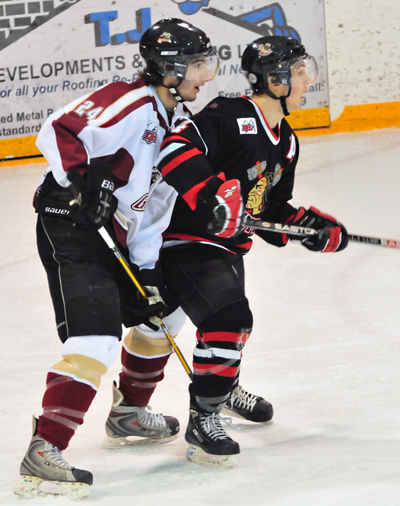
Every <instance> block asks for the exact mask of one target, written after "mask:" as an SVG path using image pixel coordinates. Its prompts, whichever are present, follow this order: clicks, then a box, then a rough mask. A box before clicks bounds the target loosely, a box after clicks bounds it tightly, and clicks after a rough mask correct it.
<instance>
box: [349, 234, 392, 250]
mask: <svg viewBox="0 0 400 506" xmlns="http://www.w3.org/2000/svg"><path fill="white" fill-rule="evenodd" d="M349 238H350V241H354V242H366V243H367V244H375V245H376V246H383V247H384V248H393V249H400V241H399V240H398V239H384V238H383V237H368V236H366V235H355V234H349Z"/></svg>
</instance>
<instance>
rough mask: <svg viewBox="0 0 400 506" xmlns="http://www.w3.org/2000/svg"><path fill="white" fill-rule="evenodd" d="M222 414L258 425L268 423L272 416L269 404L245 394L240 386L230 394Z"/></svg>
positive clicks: (272, 412)
mask: <svg viewBox="0 0 400 506" xmlns="http://www.w3.org/2000/svg"><path fill="white" fill-rule="evenodd" d="M223 412H224V413H225V414H228V415H230V416H236V417H239V418H245V419H246V420H250V421H252V422H258V423H261V422H268V421H269V420H271V419H272V417H273V416H274V408H273V407H272V404H271V403H269V402H268V401H266V400H265V399H263V398H262V397H257V396H256V395H253V394H250V393H249V392H246V390H244V389H243V388H242V387H241V386H240V385H238V386H237V387H236V388H235V389H234V390H232V392H231V393H230V395H229V399H228V400H227V401H226V404H225V408H224V410H223Z"/></svg>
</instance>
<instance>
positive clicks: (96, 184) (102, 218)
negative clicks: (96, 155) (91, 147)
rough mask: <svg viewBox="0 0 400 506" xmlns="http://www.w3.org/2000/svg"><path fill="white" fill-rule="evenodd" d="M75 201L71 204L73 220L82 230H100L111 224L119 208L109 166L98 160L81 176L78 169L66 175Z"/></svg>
mask: <svg viewBox="0 0 400 506" xmlns="http://www.w3.org/2000/svg"><path fill="white" fill-rule="evenodd" d="M68 179H69V180H70V181H71V183H72V188H71V189H72V191H73V192H74V193H75V200H73V201H71V202H70V206H71V209H72V212H71V215H72V220H73V221H74V222H75V223H76V224H77V225H78V226H80V227H82V228H91V227H93V226H94V227H96V228H101V227H102V226H104V225H105V224H106V223H108V222H109V221H110V219H111V218H112V216H113V214H114V213H115V211H116V209H117V205H118V201H117V199H116V197H115V196H114V195H113V190H114V180H113V177H112V175H111V167H110V166H109V165H108V163H106V162H103V161H101V160H97V161H94V162H92V163H91V164H90V165H88V167H87V170H86V173H85V175H84V176H82V175H81V174H80V172H79V171H78V170H77V169H73V170H72V171H71V172H70V173H69V174H68Z"/></svg>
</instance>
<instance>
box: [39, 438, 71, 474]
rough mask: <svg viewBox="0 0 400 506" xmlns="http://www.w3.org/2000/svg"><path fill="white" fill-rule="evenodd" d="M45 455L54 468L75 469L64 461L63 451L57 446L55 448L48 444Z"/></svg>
mask: <svg viewBox="0 0 400 506" xmlns="http://www.w3.org/2000/svg"><path fill="white" fill-rule="evenodd" d="M43 453H44V454H45V455H46V459H47V461H48V462H50V463H51V464H53V465H54V466H56V467H60V468H61V469H65V470H69V469H73V467H72V466H71V465H70V464H68V462H66V461H65V460H64V457H63V456H62V454H61V450H60V449H59V448H57V446H53V445H52V444H50V443H48V444H47V448H46V449H45V450H44V452H43Z"/></svg>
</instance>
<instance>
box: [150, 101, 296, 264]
mask: <svg viewBox="0 0 400 506" xmlns="http://www.w3.org/2000/svg"><path fill="white" fill-rule="evenodd" d="M298 153H299V144H298V140H297V137H296V135H295V133H294V132H293V130H292V129H291V127H290V125H289V124H288V122H287V121H286V120H285V119H282V121H280V122H279V123H278V125H277V126H276V127H275V128H274V129H271V128H270V126H269V125H268V123H267V121H266V119H265V117H264V115H263V113H262V111H261V109H260V108H259V107H258V105H257V104H256V103H255V102H254V101H253V100H250V99H247V98H245V97H240V98H233V99H229V98H216V99H215V100H213V101H212V102H210V103H209V104H208V105H207V106H206V107H205V108H204V109H203V110H202V111H201V112H200V113H198V114H197V115H195V116H194V117H193V118H192V119H191V120H186V122H185V123H182V124H181V125H180V126H178V127H177V128H175V129H173V130H171V131H170V132H169V133H168V135H167V136H166V137H165V139H164V142H163V145H162V148H161V152H160V156H159V160H158V168H159V170H160V172H161V174H162V175H163V177H164V180H165V181H166V183H168V184H169V185H171V186H173V187H174V188H175V189H176V191H177V192H178V193H179V196H178V198H177V200H176V204H175V209H174V213H173V215H172V220H171V223H170V225H169V228H168V230H167V231H166V233H165V234H164V240H165V242H164V247H168V246H176V245H179V244H182V243H184V242H202V243H207V244H211V245H215V246H218V247H225V248H226V249H229V250H230V251H232V252H235V253H239V254H245V253H246V252H247V251H248V250H249V249H250V246H251V243H252V241H251V236H252V235H253V233H254V229H253V228H250V227H248V228H246V229H244V230H243V232H241V233H240V234H239V235H237V236H235V237H232V238H229V239H223V238H219V237H216V236H214V235H211V234H209V233H207V224H208V222H209V221H210V220H211V218H212V214H210V210H209V209H208V207H207V205H205V204H204V201H206V200H207V198H208V197H209V196H211V195H213V194H215V193H216V191H217V188H218V187H219V185H221V184H222V182H223V181H224V180H229V179H238V180H239V181H240V184H241V193H242V198H243V202H244V206H245V210H246V215H247V219H248V220H267V221H278V222H281V223H284V222H285V221H286V220H287V218H288V217H289V216H290V215H292V214H293V213H294V208H293V207H292V206H291V205H290V204H289V203H288V200H290V199H291V198H292V190H293V185H294V173H295V167H296V163H297V159H298ZM257 235H260V236H261V237H262V238H263V239H264V240H266V241H267V242H271V243H273V244H275V245H277V246H283V245H284V244H285V241H286V242H287V238H286V239H283V238H282V237H280V236H278V234H273V233H271V232H264V231H261V232H260V233H259V232H258V231H257Z"/></svg>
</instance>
